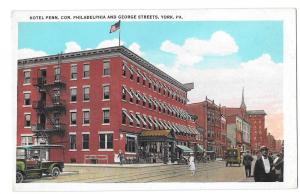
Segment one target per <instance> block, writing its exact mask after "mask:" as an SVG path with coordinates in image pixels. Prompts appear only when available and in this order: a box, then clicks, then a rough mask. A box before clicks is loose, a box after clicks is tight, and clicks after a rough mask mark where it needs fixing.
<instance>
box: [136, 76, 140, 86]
mask: <svg viewBox="0 0 300 194" xmlns="http://www.w3.org/2000/svg"><path fill="white" fill-rule="evenodd" d="M136 82H137V83H138V84H139V83H140V76H139V75H137V77H136Z"/></svg>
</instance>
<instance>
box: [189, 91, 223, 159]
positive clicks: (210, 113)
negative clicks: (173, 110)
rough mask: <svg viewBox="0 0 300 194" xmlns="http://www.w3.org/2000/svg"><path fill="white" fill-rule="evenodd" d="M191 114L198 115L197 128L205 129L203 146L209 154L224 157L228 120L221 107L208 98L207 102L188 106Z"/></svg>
mask: <svg viewBox="0 0 300 194" xmlns="http://www.w3.org/2000/svg"><path fill="white" fill-rule="evenodd" d="M187 110H188V112H189V113H191V114H194V115H197V117H198V119H197V120H196V121H195V122H196V126H197V128H202V129H204V131H203V140H202V145H203V146H204V148H205V149H206V151H207V152H208V153H209V154H215V156H216V157H223V156H224V151H225V150H226V148H227V130H226V118H225V116H224V114H223V112H222V108H221V105H216V104H215V103H214V101H213V100H210V99H208V98H207V97H206V99H205V101H202V102H198V103H192V104H188V105H187Z"/></svg>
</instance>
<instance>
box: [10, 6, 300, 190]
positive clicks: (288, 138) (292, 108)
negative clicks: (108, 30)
mask: <svg viewBox="0 0 300 194" xmlns="http://www.w3.org/2000/svg"><path fill="white" fill-rule="evenodd" d="M215 6H217V5H215ZM145 12H148V13H149V14H154V13H164V14H168V13H173V14H180V15H183V17H184V18H185V20H190V21H197V20H206V21H216V20H218V21H230V20H237V18H238V20H245V21H246V20H248V21H249V20H282V21H283V22H284V38H283V39H284V41H285V42H284V81H283V86H284V88H283V93H284V102H283V110H284V139H285V156H286V157H285V182H284V183H268V184H266V183H255V184H253V183H220V182H214V183H184V184H173V183H169V184H166V183H149V184H118V187H115V185H116V184H48V183H43V184H37V183H32V184H14V189H15V190H17V191H20V190H23V191H83V190H85V191H99V190H102V191H105V190H114V191H119V190H152V191H153V190H169V191H170V190H174V191H175V190H195V189H232V188H233V187H234V188H240V189H241V188H243V189H246V188H248V189H268V188H272V189H282V188H295V187H296V186H297V178H296V175H297V174H296V173H297V171H296V170H295V169H297V163H296V161H297V155H296V154H295V148H296V147H295V145H297V139H296V137H297V132H296V130H295V129H297V125H296V90H295V88H296V28H295V27H296V25H295V24H296V20H295V19H296V18H295V10H294V9H275V10H272V9H239V10H236V9H235V10H228V9H227V10H226V9H201V10H197V9H192V10H164V11H162V10H152V11H150V10H148V11H147V10H130V11H128V10H101V13H109V14H114V13H115V14H116V13H117V14H126V13H130V14H133V13H136V14H145ZM36 13H38V14H39V15H49V14H51V15H53V14H60V13H63V14H64V13H66V12H60V11H54V12H49V11H45V12H36ZM83 13H88V14H99V11H95V10H93V11H89V12H84V11H68V15H70V14H76V15H78V14H83ZM28 15H32V12H29V11H20V12H14V13H13V19H12V23H13V35H14V42H13V43H14V45H13V48H14V49H13V56H14V57H13V61H14V63H13V65H15V61H16V59H17V57H16V56H17V54H16V48H17V45H16V44H17V38H16V37H17V32H18V28H17V25H16V24H17V22H18V21H26V19H25V20H24V17H27V16H28ZM106 21H109V20H106ZM113 21H115V20H113ZM43 22H45V21H43ZM81 22H83V20H81ZM14 76H15V75H14ZM14 80H16V78H15V79H14ZM14 85H16V82H15V83H14ZM13 88H16V87H13ZM15 92H16V91H14V97H15V99H16V93H15ZM14 107H16V105H14ZM14 110H16V108H15V109H14ZM13 115H14V122H16V116H15V115H16V113H14V114H13ZM14 126H16V124H14ZM15 128H16V127H15ZM14 137H15V139H16V134H14ZM290 152H293V154H290ZM14 170H15V167H14ZM13 172H15V171H13Z"/></svg>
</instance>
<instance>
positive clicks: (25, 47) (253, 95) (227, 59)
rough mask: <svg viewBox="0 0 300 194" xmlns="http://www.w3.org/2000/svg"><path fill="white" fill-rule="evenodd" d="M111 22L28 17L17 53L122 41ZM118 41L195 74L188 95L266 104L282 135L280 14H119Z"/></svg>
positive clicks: (188, 76) (170, 68)
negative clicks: (201, 17) (181, 17)
mask: <svg viewBox="0 0 300 194" xmlns="http://www.w3.org/2000/svg"><path fill="white" fill-rule="evenodd" d="M112 24H113V22H47V23H43V22H36V23H35V22H24V23H19V25H18V58H19V59H21V58H30V57H37V56H45V55H52V54H58V53H60V52H65V53H67V52H74V51H81V50H89V49H95V48H104V47H109V46H117V45H118V36H119V32H118V31H117V32H114V33H109V29H110V26H111V25H112ZM120 36H121V44H122V45H124V46H125V47H127V48H129V49H130V50H132V51H133V52H135V53H136V54H138V55H140V56H141V57H143V58H144V59H146V60H148V61H149V62H150V63H152V64H153V65H155V66H157V67H158V68H160V69H162V70H163V71H165V72H166V73H168V74H169V75H171V76H172V77H174V78H175V79H177V80H179V81H180V82H182V83H187V82H194V84H195V88H194V89H193V90H192V91H191V92H189V94H188V98H189V99H190V103H192V102H199V101H203V100H204V99H205V97H206V96H207V97H208V98H209V99H212V100H215V102H216V103H217V104H221V105H222V106H229V107H239V106H240V103H241V96H242V89H243V87H244V88H245V102H246V105H247V109H248V110H256V109H263V110H265V111H266V113H267V116H266V127H267V128H268V131H269V132H271V133H272V134H273V135H274V136H275V138H279V139H282V137H283V123H282V122H283V121H282V120H283V111H282V104H283V103H282V100H283V98H282V96H283V95H282V91H283V88H282V87H283V23H282V22H281V21H174V22H167V21H153V22H148V21H147V22H141V21H138V22H123V21H122V22H121V31H120Z"/></svg>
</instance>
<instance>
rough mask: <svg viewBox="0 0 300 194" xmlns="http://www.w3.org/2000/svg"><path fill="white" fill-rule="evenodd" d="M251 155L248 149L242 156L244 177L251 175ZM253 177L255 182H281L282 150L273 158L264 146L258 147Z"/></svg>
mask: <svg viewBox="0 0 300 194" xmlns="http://www.w3.org/2000/svg"><path fill="white" fill-rule="evenodd" d="M252 161H253V157H252V156H251V155H250V153H249V151H247V153H246V154H245V156H244V158H243V165H244V166H245V173H246V177H251V166H252ZM253 177H254V181H255V182H276V181H278V182H282V181H283V152H282V153H280V154H278V155H277V156H276V158H275V159H273V158H272V157H271V156H270V155H269V150H268V148H267V147H266V146H262V147H261V148H260V155H259V156H257V160H256V162H255V166H254V172H253Z"/></svg>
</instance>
